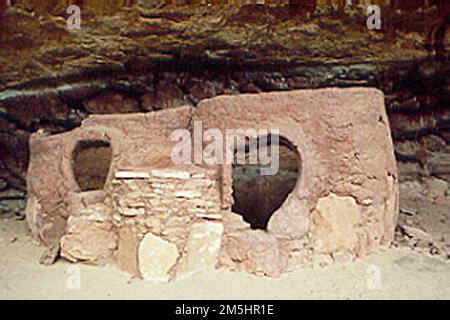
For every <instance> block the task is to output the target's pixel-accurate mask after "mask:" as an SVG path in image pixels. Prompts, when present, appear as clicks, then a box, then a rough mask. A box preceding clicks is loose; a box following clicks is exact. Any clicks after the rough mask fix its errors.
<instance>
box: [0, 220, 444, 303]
mask: <svg viewBox="0 0 450 320" xmlns="http://www.w3.org/2000/svg"><path fill="white" fill-rule="evenodd" d="M42 252H43V248H42V247H38V246H37V245H35V244H34V243H33V242H32V240H31V239H30V237H29V236H28V234H27V227H26V224H25V222H24V221H17V220H13V219H0V298H1V299H330V298H331V299H450V260H448V259H446V258H445V257H443V256H431V255H430V254H428V253H425V252H417V251H413V250H411V249H408V248H390V249H388V248H386V249H381V250H380V251H379V252H378V253H376V254H372V255H370V256H368V257H366V258H364V259H358V260H357V261H354V262H347V263H341V264H334V265H331V266H328V267H324V268H319V267H318V268H307V269H303V270H301V271H298V272H296V273H292V274H288V275H284V276H282V277H280V278H262V277H256V276H253V275H248V274H244V273H235V272H230V271H227V270H211V271H208V272H205V273H202V274H198V275H196V276H193V277H191V278H188V279H185V280H183V281H179V282H176V283H168V284H161V283H148V282H143V281H141V280H139V279H131V278H130V276H129V275H128V274H126V273H124V272H122V271H120V270H118V269H117V268H116V267H115V266H113V265H107V266H103V267H98V266H97V267H92V266H86V265H74V264H70V263H68V262H66V261H63V260H59V261H58V262H57V263H56V264H54V265H52V266H50V267H45V266H42V265H40V264H39V262H38V260H39V257H40V255H41V253H42ZM78 272H79V278H77V274H78ZM76 279H79V280H80V281H79V282H77V280H76ZM78 283H79V286H78Z"/></svg>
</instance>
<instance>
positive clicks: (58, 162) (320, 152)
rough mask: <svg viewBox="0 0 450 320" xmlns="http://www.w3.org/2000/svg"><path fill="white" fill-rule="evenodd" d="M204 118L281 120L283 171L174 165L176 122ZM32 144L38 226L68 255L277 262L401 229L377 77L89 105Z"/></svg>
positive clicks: (124, 262) (162, 267)
mask: <svg viewBox="0 0 450 320" xmlns="http://www.w3.org/2000/svg"><path fill="white" fill-rule="evenodd" d="M194 121H202V124H203V129H204V130H206V129H208V128H217V129H219V130H220V131H221V132H225V130H226V129H238V128H243V129H245V128H253V129H256V130H257V129H278V130H279V134H280V147H284V149H281V148H280V150H282V151H281V152H280V157H281V159H280V172H281V175H278V176H276V177H267V178H265V179H266V180H264V181H262V183H260V184H258V185H257V184H255V183H253V182H252V181H244V180H245V179H244V180H242V174H245V172H247V171H248V170H247V171H246V169H245V168H242V167H239V166H234V165H229V164H222V165H206V164H192V165H175V164H174V163H173V162H172V160H171V151H172V148H173V147H174V145H175V144H176V142H174V141H172V140H171V139H170V136H171V133H172V132H173V131H174V130H175V129H180V128H184V129H187V130H193V128H192V126H193V123H194ZM86 150H87V151H89V150H90V152H84V151H86ZM283 150H284V151H283ZM30 154H31V156H30V165H29V169H28V181H27V184H28V186H27V187H28V204H27V210H26V213H27V221H28V225H29V228H30V230H31V233H32V236H33V237H34V239H36V240H37V241H39V242H40V243H42V244H44V245H45V246H47V247H51V246H57V247H59V248H60V255H61V256H62V257H64V258H66V259H67V260H69V261H72V262H83V263H89V264H102V263H106V262H109V261H114V262H115V263H116V264H117V265H118V266H119V267H120V268H121V269H123V270H126V271H128V272H130V273H131V274H133V275H135V276H139V277H142V278H143V279H145V280H156V281H168V280H172V279H180V278H184V277H186V276H189V275H191V274H193V273H196V272H200V271H204V270H206V269H208V268H219V267H225V268H228V269H231V270H242V271H246V272H250V273H255V274H260V275H266V276H277V275H280V274H282V273H284V272H289V271H293V270H295V269H298V268H301V267H303V266H305V265H309V264H314V263H317V261H320V263H324V262H326V261H328V260H330V261H332V260H337V261H345V260H349V259H353V258H354V257H359V256H364V255H366V254H367V253H369V252H371V251H372V250H374V249H375V248H377V247H378V246H380V245H389V244H390V243H391V242H392V241H393V238H394V230H395V226H396V223H397V216H398V209H399V207H398V206H399V200H398V196H399V193H398V178H397V169H396V162H395V158H394V152H393V144H392V141H391V134H390V129H389V124H388V119H387V115H386V112H385V107H384V95H383V93H382V92H381V91H379V90H376V89H371V88H347V89H338V88H329V89H316V90H299V91H289V92H271V93H260V94H243V95H236V96H220V97H215V98H213V99H207V100H203V101H201V102H200V103H199V104H198V105H197V107H195V108H192V107H179V108H175V109H168V110H161V111H156V112H151V113H145V114H144V113H137V114H121V115H93V116H90V117H89V118H87V119H86V120H85V121H84V122H83V123H82V125H81V127H79V128H76V129H74V130H72V131H70V132H66V133H62V134H56V135H51V136H45V135H43V134H42V133H39V132H37V133H35V134H34V135H32V137H31V139H30ZM288 154H289V155H288ZM283 157H285V158H286V159H287V160H286V161H285V160H283ZM283 161H284V162H283ZM80 163H81V165H80ZM250 171H251V170H250ZM286 172H289V174H286ZM240 174H241V175H240ZM238 180H240V181H241V182H240V184H239V185H238V184H236V181H238ZM258 192H259V194H257V193H258ZM274 201H275V202H274ZM260 215H263V216H262V217H261V216H260Z"/></svg>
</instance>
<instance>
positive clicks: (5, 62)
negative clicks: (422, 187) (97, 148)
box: [0, 2, 450, 199]
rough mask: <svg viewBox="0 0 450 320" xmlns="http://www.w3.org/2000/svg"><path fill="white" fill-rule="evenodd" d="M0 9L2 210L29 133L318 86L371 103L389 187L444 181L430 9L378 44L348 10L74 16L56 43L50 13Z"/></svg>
mask: <svg viewBox="0 0 450 320" xmlns="http://www.w3.org/2000/svg"><path fill="white" fill-rule="evenodd" d="M430 3H431V4H433V2H430ZM440 5H442V4H440ZM320 6H321V4H319V7H320ZM2 8H3V11H2V15H3V17H2V18H1V19H0V23H1V30H0V46H1V52H0V149H1V152H0V179H1V180H0V190H1V191H0V192H2V197H3V196H7V197H8V199H9V198H11V197H12V198H13V199H14V198H15V197H18V198H20V197H21V195H22V194H23V192H24V191H25V185H26V169H27V166H28V139H29V135H30V134H31V133H33V132H36V131H39V132H40V133H41V134H42V135H47V134H51V133H60V132H64V131H67V130H70V129H73V128H75V127H77V126H79V125H80V123H81V120H82V119H84V118H85V117H86V116H87V115H89V114H95V113H124V112H136V111H141V112H152V111H153V110H158V109H164V108H172V107H178V106H181V105H191V106H196V105H197V104H198V102H199V101H200V100H202V99H204V98H209V97H214V96H216V95H221V94H237V93H248V92H264V91H277V90H291V89H299V88H318V87H327V86H342V87H347V86H355V85H358V86H375V87H377V88H379V89H381V90H382V91H383V92H384V93H385V95H386V106H387V111H388V114H389V122H390V125H391V131H392V135H393V138H394V142H395V147H396V154H397V157H398V160H399V161H400V165H399V169H400V179H409V178H410V177H413V178H417V177H420V176H423V175H429V174H434V175H438V176H439V177H442V178H444V179H448V175H449V172H450V168H449V162H450V161H449V154H450V147H449V141H450V140H449V139H450V134H449V118H450V111H449V108H448V101H449V90H448V89H449V85H448V72H449V70H448V68H449V64H448V63H447V62H445V61H443V60H442V56H440V57H438V58H439V59H437V57H436V56H435V55H434V54H435V50H433V48H434V47H433V45H431V48H430V46H428V48H429V49H425V48H426V47H427V41H428V40H427V35H428V34H429V31H430V30H432V29H433V27H434V26H435V24H436V23H439V21H441V20H442V17H443V16H445V14H446V11H445V8H444V7H440V8H439V9H438V8H437V7H436V6H435V7H431V8H424V9H425V10H422V11H409V12H405V10H403V12H402V13H398V14H389V15H388V16H387V17H386V20H383V21H385V22H386V23H385V24H383V28H384V29H383V30H382V31H368V30H367V28H366V24H365V21H366V18H365V16H364V15H362V13H361V11H358V10H359V9H355V10H354V11H351V12H348V13H345V14H344V13H341V12H339V11H336V12H335V11H333V12H323V13H314V12H317V11H314V10H312V9H311V8H310V7H307V6H300V7H272V8H268V7H261V6H257V7H255V6H243V7H218V6H217V7H216V6H213V7H211V8H206V7H201V8H193V7H184V8H183V10H181V9H178V8H175V7H163V8H159V9H158V8H153V9H138V8H137V7H127V6H124V7H120V9H118V10H115V12H114V13H113V14H110V15H104V16H101V17H99V16H98V15H97V14H96V13H94V12H93V11H92V10H89V8H86V9H85V10H84V9H83V15H82V19H83V20H82V29H81V30H80V31H79V32H70V31H68V29H67V28H66V23H65V18H66V16H65V13H64V10H61V9H58V10H54V11H52V10H47V11H46V10H43V11H39V12H35V14H31V13H30V11H29V10H32V8H31V9H30V8H27V7H26V6H25V7H24V6H20V5H17V6H15V7H14V8H8V9H6V7H2ZM21 8H22V9H21ZM401 9H406V8H401ZM49 12H50V13H51V14H49ZM432 40H433V39H432ZM435 47H436V46H435ZM444 47H445V46H444ZM441 54H442V52H441ZM355 112H357V110H355Z"/></svg>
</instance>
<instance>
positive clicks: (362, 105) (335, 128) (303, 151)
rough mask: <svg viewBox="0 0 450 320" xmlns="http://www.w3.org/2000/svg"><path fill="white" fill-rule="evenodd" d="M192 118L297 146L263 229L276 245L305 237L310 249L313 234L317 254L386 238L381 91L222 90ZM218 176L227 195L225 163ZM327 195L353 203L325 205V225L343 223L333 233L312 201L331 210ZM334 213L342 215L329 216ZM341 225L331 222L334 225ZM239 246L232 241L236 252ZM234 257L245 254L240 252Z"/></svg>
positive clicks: (393, 209)
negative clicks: (273, 133) (291, 183)
mask: <svg viewBox="0 0 450 320" xmlns="http://www.w3.org/2000/svg"><path fill="white" fill-rule="evenodd" d="M354 110H363V111H362V112H354ZM193 119H194V121H196V120H202V121H203V122H202V123H203V128H204V129H205V130H207V129H209V128H218V129H220V130H221V131H222V132H223V133H225V130H226V129H239V128H253V129H256V130H258V129H278V130H279V132H280V135H281V136H282V137H284V138H286V139H287V140H289V141H290V142H292V143H293V144H294V145H295V146H296V147H297V148H298V151H299V153H300V156H301V159H302V170H301V174H300V178H299V181H298V183H297V184H296V186H295V188H294V190H293V191H292V192H291V194H290V195H289V196H288V198H287V199H286V201H285V202H284V204H283V205H282V206H281V207H280V208H279V209H278V210H277V211H276V212H275V213H274V214H273V216H272V218H271V219H270V221H269V224H268V229H267V231H268V233H269V234H271V235H273V236H275V237H276V238H277V239H278V241H279V243H280V244H279V246H280V250H282V249H281V248H283V242H285V241H287V240H290V239H302V238H305V237H307V238H309V239H310V241H311V242H312V246H313V248H315V246H314V243H315V239H319V241H318V242H317V243H318V244H317V248H315V249H316V250H317V251H319V252H320V251H321V250H325V251H326V252H327V253H332V251H333V250H344V249H346V250H350V251H351V252H355V253H356V254H360V255H363V254H365V253H366V252H367V251H370V250H371V249H372V247H374V246H375V247H376V246H377V245H380V244H389V243H391V242H392V240H393V235H394V230H395V226H396V221H397V215H398V196H399V195H398V181H397V180H398V177H397V168H396V162H395V158H394V153H393V145H392V141H391V139H390V129H389V125H388V120H387V116H386V113H385V110H384V100H383V94H382V93H381V92H380V91H378V90H374V89H367V88H352V89H323V90H303V91H295V92H286V93H267V94H266V93H262V94H257V95H252V94H248V95H240V96H223V97H217V98H214V99H210V100H204V101H202V102H200V103H199V105H198V107H197V108H196V109H195V110H194V112H193ZM223 175H224V177H223V178H222V179H223V181H224V187H223V188H224V189H223V190H224V197H225V198H227V195H226V193H227V192H228V193H229V195H230V196H229V197H231V182H230V180H231V178H230V177H229V173H227V171H226V169H224V173H223ZM275 192H276V191H275ZM330 194H335V195H337V196H339V197H350V198H352V199H353V200H352V201H354V203H353V202H352V203H353V205H352V206H350V209H351V210H350V211H348V210H347V209H344V208H340V206H338V207H337V208H336V212H334V211H332V210H331V209H329V210H328V211H329V213H328V214H325V216H327V217H328V218H326V219H325V220H327V219H328V220H329V221H328V222H327V223H329V222H330V221H331V220H334V221H335V222H336V221H339V223H343V225H345V226H346V228H347V229H345V230H340V231H337V232H336V233H327V232H323V229H322V228H326V226H325V227H324V226H323V225H321V222H324V223H325V221H323V220H322V221H320V219H315V218H314V217H316V216H317V215H318V213H317V212H318V211H319V209H323V208H321V206H319V207H317V205H318V203H321V205H322V206H323V207H329V208H331V206H326V205H324V202H326V201H327V200H322V201H320V199H322V198H325V199H326V197H327V196H329V195H330ZM344 199H346V198H344ZM332 202H333V201H332ZM337 203H338V204H339V205H340V204H341V202H340V201H338V202H337ZM345 203H347V201H345ZM343 207H346V206H345V205H344V206H343ZM342 210H344V211H343V213H339V212H342ZM339 214H342V218H338V217H336V218H334V216H335V215H339ZM343 215H345V216H346V218H345V219H352V221H353V222H354V223H353V224H351V226H350V224H349V225H347V224H346V222H341V219H343ZM319 216H320V214H319ZM330 219H331V220H330ZM335 222H331V224H332V225H334V224H335ZM316 223H317V224H318V228H316V226H315V224H316ZM339 223H338V225H335V226H334V227H333V228H334V229H340V226H339ZM325 225H326V223H325ZM243 232H247V231H243ZM340 232H343V233H345V235H342V234H340ZM227 236H228V233H226V235H225V238H226V237H227ZM347 236H349V238H348V239H347V238H346V237H347ZM233 237H234V239H236V236H233ZM335 237H336V238H335ZM237 238H238V239H239V237H237ZM334 241H337V242H338V243H340V244H338V245H337V246H336V247H333V246H332V245H328V247H327V248H326V249H325V248H321V246H322V245H323V244H320V242H322V243H328V244H331V243H333V242H334ZM273 245H275V244H273ZM240 247H241V246H240V245H236V248H234V250H239V248H240ZM242 250H244V249H242ZM238 256H240V257H241V258H242V256H246V255H245V252H243V253H242V254H240V255H238ZM231 259H232V260H233V261H236V260H238V259H235V258H233V257H232V258H231ZM246 259H249V258H248V257H247V258H246ZM247 262H248V263H249V264H251V261H247ZM273 263H277V261H273ZM280 263H281V262H280ZM241 265H244V266H245V265H246V264H245V263H241ZM279 267H280V268H281V269H283V268H285V266H284V265H282V266H279ZM244 268H245V267H244ZM250 269H251V268H250Z"/></svg>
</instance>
